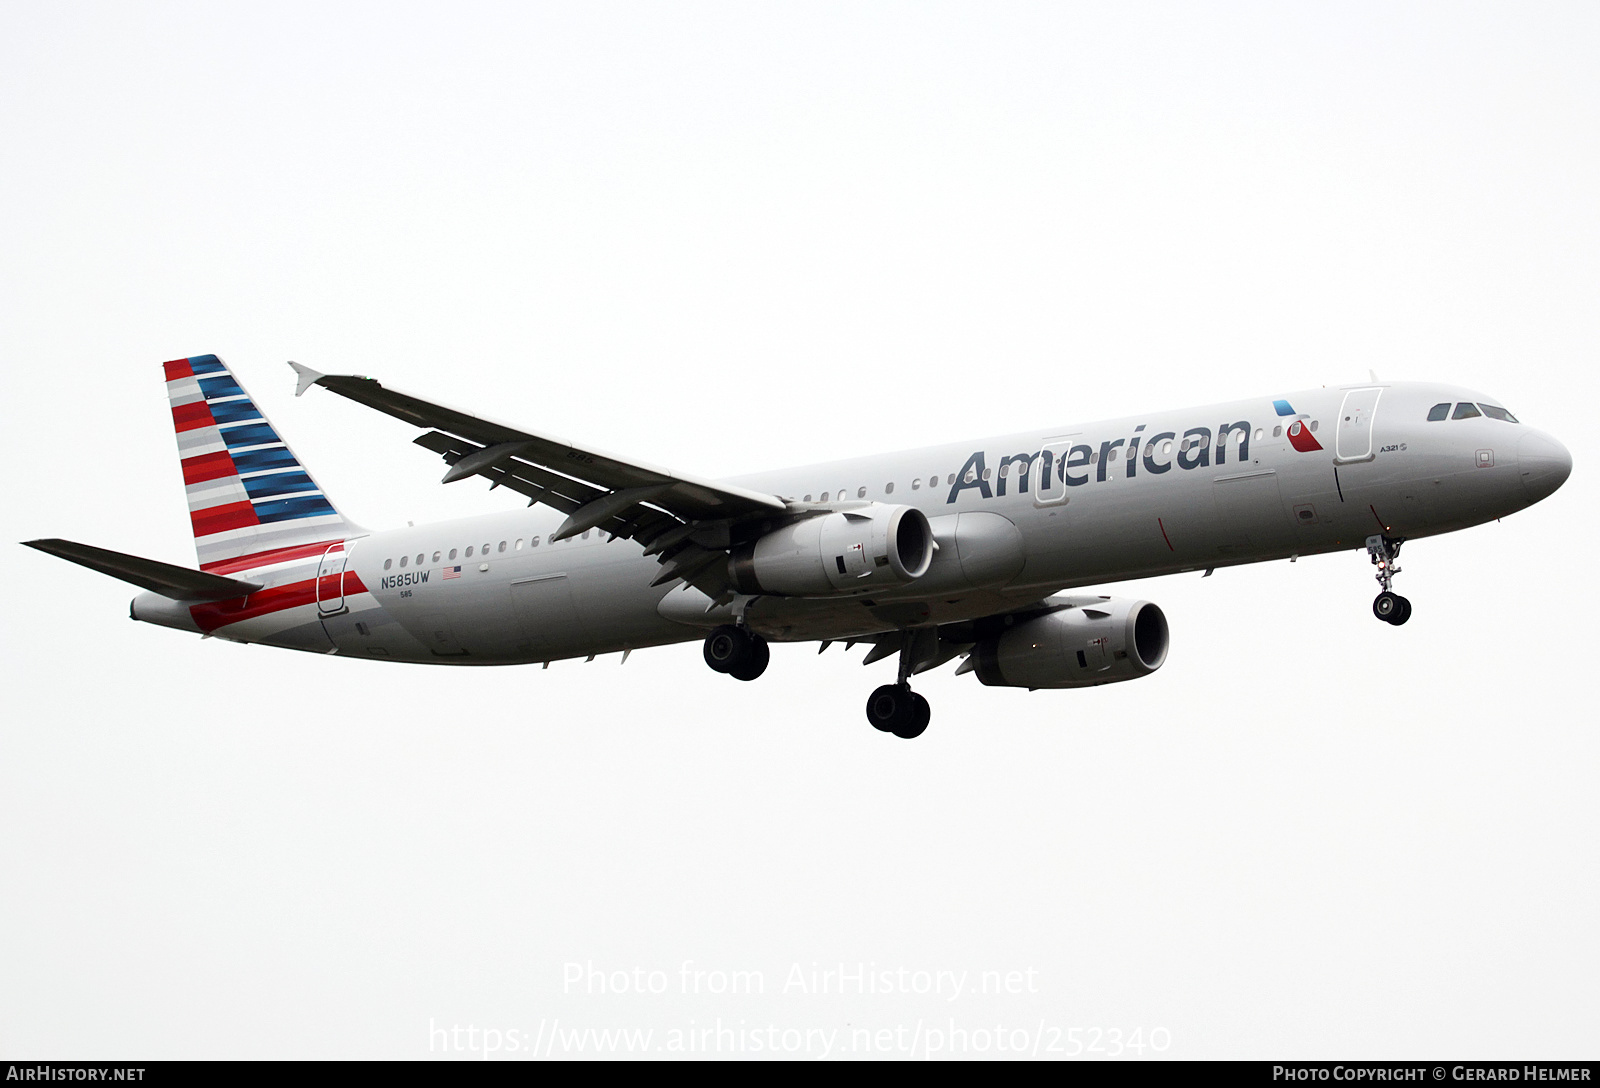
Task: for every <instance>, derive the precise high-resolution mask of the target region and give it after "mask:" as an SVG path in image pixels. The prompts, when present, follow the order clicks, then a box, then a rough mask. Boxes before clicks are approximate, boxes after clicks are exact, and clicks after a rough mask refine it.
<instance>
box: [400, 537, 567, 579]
mask: <svg viewBox="0 0 1600 1088" xmlns="http://www.w3.org/2000/svg"><path fill="white" fill-rule="evenodd" d="M592 532H594V530H593V529H589V530H587V531H585V532H584V533H583V535H582V536H581V537H573V536H569V537H567V539H566V540H564V541H560V542H559V543H563V544H570V543H572V541H574V540H588V539H589V534H590V533H592ZM552 543H557V542H555V541H552ZM524 545H526V546H527V547H529V548H537V547H538V546H539V538H538V537H536V536H530V537H528V538H527V540H526V541H524V540H523V539H522V538H521V537H518V538H517V539H516V541H515V542H512V541H509V540H502V541H501V542H500V543H499V545H496V544H495V543H494V542H493V541H490V542H489V543H487V544H485V545H484V546H483V547H481V548H479V547H478V546H477V545H476V544H469V545H468V546H467V549H466V551H465V552H464V553H463V552H462V551H461V549H459V548H451V549H450V553H449V554H448V555H446V554H445V552H444V551H443V550H442V549H440V550H435V551H434V553H433V561H434V562H435V563H453V562H455V560H456V557H457V556H460V557H461V558H463V559H471V558H472V557H473V555H475V554H476V555H480V556H481V557H482V558H484V559H487V558H489V556H491V555H503V554H504V553H506V552H508V551H509V552H520V551H521V550H522V549H523V546H524ZM427 561H428V553H427V552H418V553H417V554H416V557H415V558H413V557H412V556H409V555H402V556H401V557H400V567H401V569H402V570H403V569H405V567H407V566H408V565H411V564H415V565H416V566H419V567H420V566H422V565H423V564H424V563H426V562H427ZM394 565H395V561H394V560H393V559H385V560H384V561H383V569H384V570H389V569H390V568H392V567H393V566H394Z"/></svg>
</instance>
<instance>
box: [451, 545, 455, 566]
mask: <svg viewBox="0 0 1600 1088" xmlns="http://www.w3.org/2000/svg"><path fill="white" fill-rule="evenodd" d="M455 561H456V550H455V549H454V548H451V549H450V562H452V563H454V562H455Z"/></svg>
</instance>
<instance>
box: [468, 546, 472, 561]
mask: <svg viewBox="0 0 1600 1088" xmlns="http://www.w3.org/2000/svg"><path fill="white" fill-rule="evenodd" d="M467 558H468V559H471V558H472V549H471V548H470V547H469V548H468V549H467Z"/></svg>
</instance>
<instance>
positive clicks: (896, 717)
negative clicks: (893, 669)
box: [867, 680, 933, 740]
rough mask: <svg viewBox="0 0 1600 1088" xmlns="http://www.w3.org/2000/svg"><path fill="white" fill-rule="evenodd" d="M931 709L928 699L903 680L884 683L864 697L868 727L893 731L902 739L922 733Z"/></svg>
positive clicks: (887, 731) (888, 731) (882, 730)
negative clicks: (896, 682)
mask: <svg viewBox="0 0 1600 1088" xmlns="http://www.w3.org/2000/svg"><path fill="white" fill-rule="evenodd" d="M932 716H933V710H932V708H930V707H929V706H928V700H926V699H924V698H923V697H922V696H920V695H918V694H917V693H916V692H914V691H912V690H911V686H910V685H909V684H907V683H906V682H905V681H903V680H902V681H901V682H900V683H898V684H885V685H883V687H881V688H879V689H878V690H877V691H874V692H873V693H872V694H871V695H870V696H868V697H867V721H869V722H871V723H872V728H874V729H877V730H879V731H881V732H884V733H893V734H894V735H895V736H897V737H899V738H901V739H902V740H911V739H912V738H914V737H920V736H922V732H923V730H925V729H927V728H928V719H929V718H930V717H932Z"/></svg>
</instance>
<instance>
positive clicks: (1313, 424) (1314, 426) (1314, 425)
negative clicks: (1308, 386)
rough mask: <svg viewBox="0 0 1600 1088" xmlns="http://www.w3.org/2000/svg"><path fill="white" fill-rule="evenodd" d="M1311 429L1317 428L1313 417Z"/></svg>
mask: <svg viewBox="0 0 1600 1088" xmlns="http://www.w3.org/2000/svg"><path fill="white" fill-rule="evenodd" d="M1311 429H1312V430H1313V431H1314V430H1316V429H1317V421H1316V420H1314V419H1313V420H1312V421H1311ZM1197 444H1198V443H1197Z"/></svg>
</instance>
